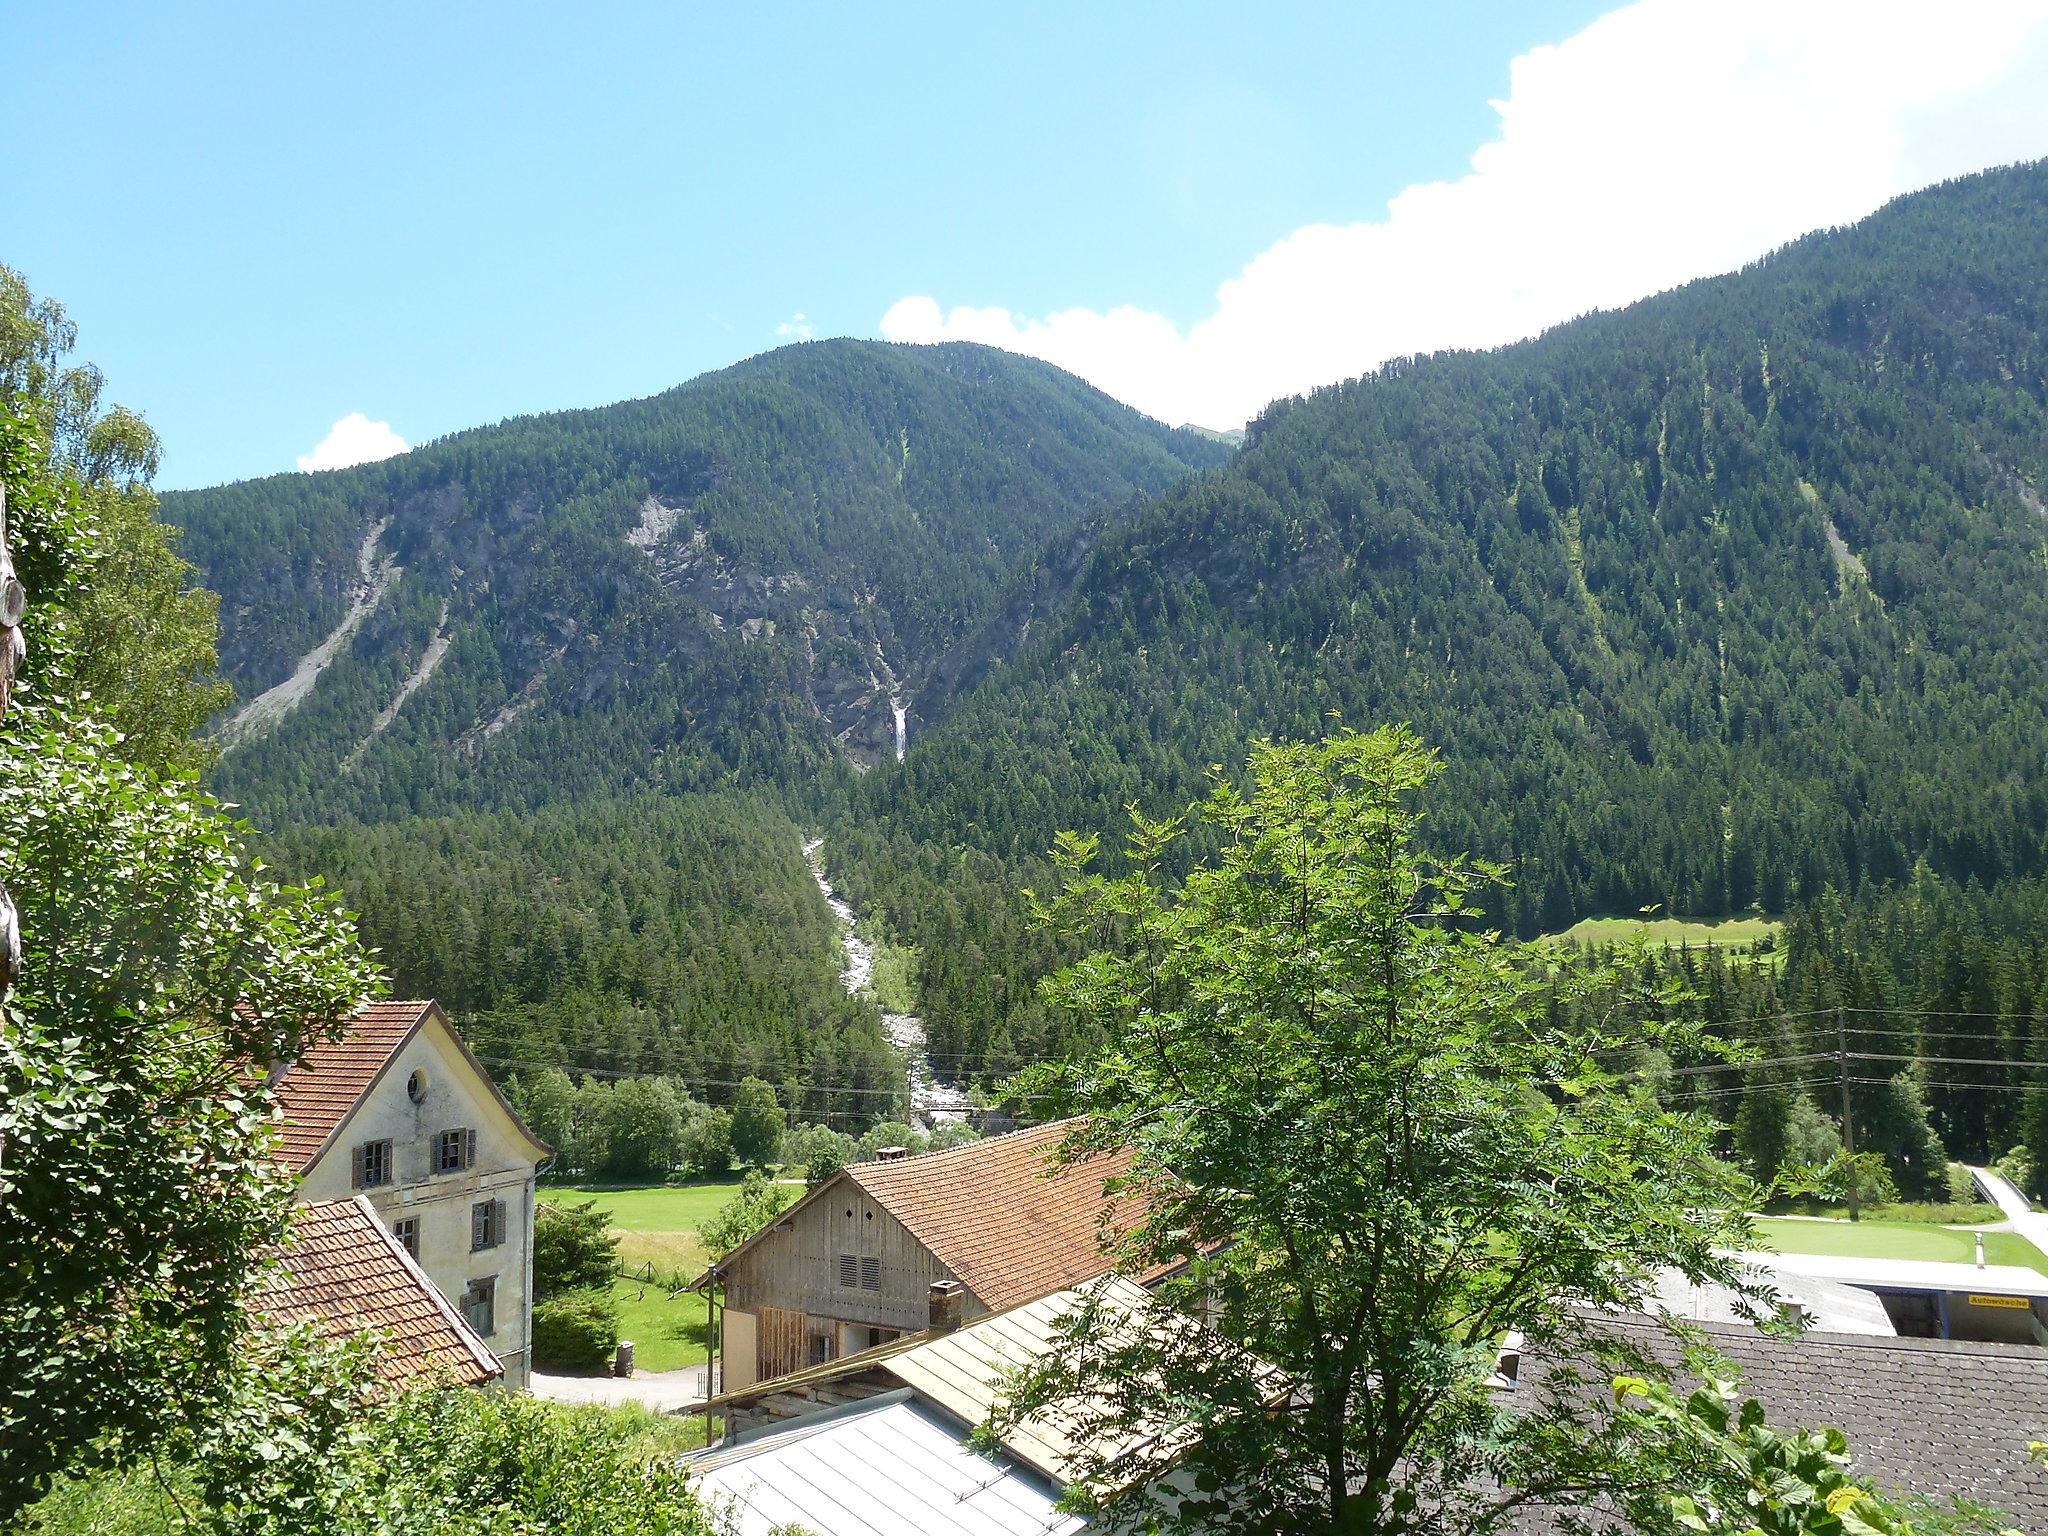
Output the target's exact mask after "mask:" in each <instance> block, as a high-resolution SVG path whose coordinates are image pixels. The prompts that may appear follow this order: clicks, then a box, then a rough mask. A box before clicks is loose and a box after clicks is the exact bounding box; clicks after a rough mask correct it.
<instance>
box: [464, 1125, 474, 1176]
mask: <svg viewBox="0 0 2048 1536" xmlns="http://www.w3.org/2000/svg"><path fill="white" fill-rule="evenodd" d="M462 1166H463V1167H465V1168H473V1167H475V1166H476V1132H475V1131H464V1132H463V1133H462Z"/></svg>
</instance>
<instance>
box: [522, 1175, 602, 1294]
mask: <svg viewBox="0 0 2048 1536" xmlns="http://www.w3.org/2000/svg"><path fill="white" fill-rule="evenodd" d="M611 1225H612V1213H611V1212H610V1211H600V1210H599V1209H598V1208H597V1202H596V1201H595V1200H585V1201H584V1202H583V1203H582V1204H580V1205H553V1204H550V1203H548V1202H547V1201H541V1202H540V1203H539V1204H537V1205H536V1206H535V1207H534V1212H533V1297H534V1300H535V1301H545V1300H547V1299H548V1298H549V1297H550V1296H560V1295H562V1294H563V1293H564V1292H567V1291H582V1290H590V1289H593V1288H595V1287H600V1286H608V1285H610V1284H611V1283H612V1275H613V1274H614V1273H615V1272H616V1271H617V1269H618V1265H619V1240H618V1238H617V1237H615V1236H614V1235H613V1234H612V1230H611Z"/></svg>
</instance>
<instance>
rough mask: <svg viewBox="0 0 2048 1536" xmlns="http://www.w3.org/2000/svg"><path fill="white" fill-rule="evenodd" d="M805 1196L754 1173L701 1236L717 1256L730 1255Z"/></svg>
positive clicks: (765, 1175) (798, 1191)
mask: <svg viewBox="0 0 2048 1536" xmlns="http://www.w3.org/2000/svg"><path fill="white" fill-rule="evenodd" d="M802 1193H803V1191H802V1190H801V1189H799V1188H798V1187H797V1186H796V1185H794V1184H781V1183H777V1182H776V1181H775V1180H773V1179H770V1178H769V1177H768V1175H767V1174H765V1173H761V1172H759V1171H756V1172H753V1173H750V1174H748V1175H747V1177H746V1180H745V1182H743V1183H742V1184H741V1185H740V1191H739V1193H738V1194H736V1195H734V1196H733V1197H732V1198H731V1199H730V1200H728V1201H726V1202H725V1204H724V1205H722V1206H720V1207H719V1208H718V1214H717V1215H716V1216H714V1217H712V1218H711V1220H710V1221H708V1222H706V1223H705V1224H704V1227H703V1229H702V1230H701V1231H700V1232H699V1233H698V1236H700V1237H702V1238H703V1239H704V1246H705V1247H706V1248H708V1249H710V1250H711V1252H712V1253H713V1254H714V1255H716V1254H722V1253H730V1252H732V1250H733V1249H735V1248H737V1247H739V1245H740V1244H741V1243H744V1242H745V1241H746V1240H747V1239H748V1238H750V1237H752V1236H753V1235H754V1234H755V1233H756V1232H758V1231H760V1230H761V1229H762V1228H763V1227H765V1226H767V1225H768V1223H769V1222H771V1221H773V1220H774V1219H775V1218H776V1217H777V1216H780V1215H781V1214H782V1213H783V1212H784V1211H786V1210H788V1209H789V1208H790V1206H792V1205H794V1204H795V1203H796V1201H797V1199H798V1197H799V1196H801V1195H802Z"/></svg>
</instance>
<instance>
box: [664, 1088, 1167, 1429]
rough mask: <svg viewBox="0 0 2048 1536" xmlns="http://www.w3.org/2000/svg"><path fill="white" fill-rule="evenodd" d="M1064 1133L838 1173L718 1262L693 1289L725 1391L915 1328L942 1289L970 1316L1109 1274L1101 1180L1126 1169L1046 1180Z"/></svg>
mask: <svg viewBox="0 0 2048 1536" xmlns="http://www.w3.org/2000/svg"><path fill="white" fill-rule="evenodd" d="M1070 1125H1071V1122H1067V1121H1058V1122H1055V1123H1053V1124H1051V1125H1042V1126H1035V1127H1033V1128H1032V1129H1030V1130H1025V1131H1017V1132H1014V1133H1012V1134H1010V1135H1007V1136H997V1137H992V1138H990V1139H989V1140H986V1141H977V1142H972V1143H969V1144H968V1145H966V1146H962V1147H953V1148H950V1149H948V1150H947V1151H944V1152H930V1153H926V1154H925V1155H924V1156H922V1157H906V1156H896V1157H889V1156H886V1155H885V1156H884V1157H883V1158H882V1159H881V1160H878V1161H876V1162H872V1163H856V1164H853V1165H852V1166H850V1167H846V1168H842V1169H840V1170H839V1172H838V1173H836V1174H834V1175H833V1176H832V1177H831V1178H830V1179H828V1180H826V1181H825V1182H824V1183H823V1184H821V1185H819V1186H818V1187H817V1188H816V1189H814V1190H812V1191H811V1192H810V1193H809V1194H807V1195H805V1196H804V1198H803V1199H802V1200H800V1201H798V1202H797V1203H796V1204H795V1205H793V1206H791V1207H790V1208H789V1209H788V1210H787V1211H785V1212H783V1214H782V1215H781V1216H780V1217H779V1218H777V1219H776V1220H775V1221H774V1222H773V1223H771V1224H770V1225H769V1226H768V1227H766V1228H764V1229H763V1230H762V1231H760V1232H758V1233H756V1234H755V1235H754V1236H753V1237H751V1238H749V1239H748V1240H747V1241H746V1242H744V1243H742V1244H741V1245H740V1246H739V1247H737V1248H735V1249H734V1250H733V1251H732V1252H731V1253H729V1254H727V1255H726V1256H725V1257H724V1258H723V1259H721V1260H719V1261H718V1262H717V1263H716V1264H714V1265H713V1266H712V1267H711V1268H710V1269H708V1270H707V1271H705V1273H704V1274H703V1275H702V1276H700V1277H699V1278H698V1280H697V1282H696V1284H697V1286H698V1287H699V1288H711V1289H714V1290H716V1291H721V1292H723V1295H724V1307H723V1311H722V1313H721V1314H720V1321H719V1324H718V1327H717V1329H716V1341H717V1346H718V1360H719V1364H720V1366H721V1367H722V1371H721V1373H720V1375H719V1377H718V1380H719V1384H720V1386H721V1388H722V1390H724V1391H728V1392H730V1391H737V1390H739V1389H741V1388H744V1387H747V1386H751V1385H752V1384H753V1383H755V1382H757V1381H767V1380H770V1379H772V1378H774V1377H777V1376H784V1375H787V1374H789V1373H790V1372H792V1371H800V1370H806V1369H808V1368H809V1367H811V1366H815V1365H822V1364H824V1363H826V1362H827V1361H831V1360H837V1359H839V1358H841V1357H842V1356H845V1355H851V1354H858V1353H860V1352H861V1351H864V1350H867V1349H872V1348H874V1347H876V1346H878V1345H882V1344H886V1343H888V1342H889V1341H891V1340H892V1339H895V1338H898V1337H899V1336H901V1335H903V1334H906V1333H916V1332H919V1331H921V1330H922V1329H924V1328H925V1327H926V1326H927V1325H928V1324H929V1322H930V1319H931V1306H932V1296H933V1286H934V1284H935V1283H937V1282H940V1281H957V1282H958V1283H959V1300H960V1307H961V1317H962V1318H963V1319H964V1320H967V1321H972V1320H973V1319H975V1318H977V1317H982V1316H986V1315H987V1314H989V1313H991V1312H1001V1311H1004V1310H1006V1309H1007V1308H1010V1307H1014V1306H1016V1305H1018V1304H1019V1303H1020V1302H1025V1301H1030V1300H1033V1299H1035V1298H1037V1297H1040V1296H1044V1295H1047V1294H1049V1293H1051V1292H1053V1291H1058V1290H1063V1289H1065V1288H1067V1287H1069V1286H1072V1285H1076V1284H1079V1283H1080V1282H1081V1281H1083V1280H1087V1279H1090V1278H1092V1277H1094V1276H1096V1275H1099V1274H1101V1273H1103V1272H1104V1271H1105V1270H1106V1269H1107V1268H1108V1267H1109V1265H1108V1263H1107V1261H1106V1260H1105V1259H1104V1258H1103V1256H1102V1253H1101V1249H1100V1246H1099V1243H1098V1233H1099V1231H1100V1228H1101V1225H1102V1220H1103V1216H1104V1208H1105V1204H1106V1199H1105V1195H1104V1189H1103V1185H1104V1181H1105V1180H1107V1179H1110V1178H1113V1177H1115V1176H1117V1175H1119V1174H1121V1173H1123V1172H1125V1171H1126V1170H1127V1169H1128V1167H1129V1160H1128V1158H1127V1157H1123V1156H1109V1157H1102V1158H1097V1159H1095V1160H1093V1161H1091V1162H1088V1163H1085V1164H1080V1165H1078V1166H1075V1167H1072V1168H1068V1169H1063V1170H1060V1171H1057V1172H1055V1171H1053V1170H1052V1168H1051V1166H1050V1162H1049V1159H1050V1154H1051V1152H1052V1150H1053V1148H1054V1147H1055V1146H1056V1144H1057V1143H1058V1142H1059V1140H1060V1138H1061V1137H1062V1136H1064V1135H1065V1134H1066V1132H1067V1130H1068V1129H1069V1128H1070ZM949 1291H950V1288H947V1290H946V1291H942V1294H947V1293H948V1292H949Z"/></svg>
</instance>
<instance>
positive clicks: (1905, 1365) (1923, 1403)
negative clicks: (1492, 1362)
mask: <svg viewBox="0 0 2048 1536" xmlns="http://www.w3.org/2000/svg"><path fill="white" fill-rule="evenodd" d="M1601 1326H1602V1327H1603V1329H1606V1330H1610V1331H1612V1332H1613V1333H1615V1334H1616V1335H1618V1336H1619V1337H1622V1338H1625V1339H1627V1340H1628V1341H1629V1342H1630V1343H1632V1344H1634V1345H1636V1346H1638V1347H1639V1348H1643V1349H1646V1350H1647V1351H1649V1352H1650V1353H1651V1354H1653V1355H1655V1356H1656V1357H1657V1358H1658V1359H1659V1360H1661V1361H1662V1362H1664V1364H1665V1365H1666V1366H1667V1367H1668V1368H1670V1369H1671V1370H1672V1371H1673V1372H1674V1379H1682V1378H1683V1375H1684V1373H1683V1371H1682V1370H1681V1369H1680V1368H1681V1366H1682V1360H1681V1353H1682V1350H1681V1345H1680V1344H1679V1342H1678V1341H1677V1340H1675V1339H1674V1338H1673V1337H1672V1336H1671V1334H1670V1333H1669V1332H1668V1331H1667V1330H1665V1329H1664V1328H1663V1327H1661V1326H1660V1325H1659V1324H1657V1323H1654V1322H1651V1321H1649V1320H1648V1319H1622V1318H1615V1319H1612V1320H1605V1319H1603V1320H1602V1323H1601ZM1693 1327H1694V1328H1695V1329H1697V1330H1698V1331H1699V1332H1700V1333H1702V1334H1704V1335H1705V1341H1706V1342H1707V1343H1708V1344H1711V1345H1712V1346H1713V1347H1714V1348H1715V1349H1717V1350H1719V1351H1720V1352H1721V1353H1722V1354H1724V1355H1726V1356H1727V1357H1728V1358H1729V1359H1730V1360H1732V1361H1734V1363H1735V1364H1736V1365H1737V1366H1738V1367H1739V1368H1740V1369H1741V1372H1742V1384H1741V1391H1742V1392H1743V1393H1744V1394H1745V1395H1746V1396H1749V1397H1754V1398H1755V1399H1756V1400H1757V1401H1758V1402H1760V1403H1762V1404H1763V1405H1764V1408H1765V1411H1766V1413H1767V1414H1768V1416H1769V1422H1770V1423H1771V1425H1772V1427H1773V1428H1778V1429H1790V1428H1793V1427H1797V1428H1801V1429H1817V1428H1820V1427H1821V1426H1823V1425H1832V1426H1833V1427H1834V1428H1836V1429H1839V1430H1841V1431H1842V1433H1843V1434H1844V1435H1846V1436H1847V1437H1848V1440H1849V1450H1850V1453H1851V1455H1852V1456H1853V1458H1854V1464H1855V1469H1856V1470H1857V1471H1858V1472H1859V1473H1861V1474H1862V1475H1863V1476H1865V1477H1867V1478H1869V1479H1870V1480H1871V1481H1872V1482H1874V1483H1876V1484H1877V1485H1878V1486H1879V1487H1880V1488H1884V1489H1887V1490H1890V1491H1893V1492H1898V1493H1917V1494H1923V1495H1925V1496H1926V1497H1928V1498H1932V1499H1948V1498H1951V1497H1958V1496H1960V1497H1967V1498H1973V1499H1979V1500H1982V1501H1983V1502H1985V1503H1987V1504H1990V1505H1992V1506H1994V1507H1996V1508H1998V1509H2000V1510H2002V1511H2004V1512H2005V1513H2006V1514H2007V1515H2010V1516H2012V1517H2013V1518H2014V1520H2015V1521H2016V1522H2017V1523H2018V1525H2019V1526H2020V1527H2021V1528H2022V1529H2025V1530H2029V1531H2048V1468H2043V1467H2041V1466H2039V1465H2037V1464H2035V1463H2033V1462H2031V1461H2029V1459H2028V1456H2027V1445H2028V1442H2030V1441H2035V1440H2048V1350H2041V1349H2030V1348H2027V1347H2026V1346H2024V1345H2013V1344H1966V1343H1962V1342H1957V1341H1949V1340H1944V1339H1897V1338H1893V1339H1886V1338H1874V1337H1871V1336H1869V1335H1867V1334H1853V1333H1807V1334H1802V1335H1800V1336H1798V1337H1796V1338H1780V1337H1777V1336H1774V1335H1771V1334H1765V1333H1760V1332H1758V1331H1757V1330H1756V1329H1755V1328H1750V1327H1744V1326H1742V1325H1740V1324H1730V1323H1698V1324H1694V1325H1693ZM1550 1371H1551V1367H1550V1365H1549V1364H1548V1363H1547V1362H1546V1361H1544V1360H1543V1359H1542V1358H1541V1357H1539V1356H1525V1357H1524V1359H1523V1362H1522V1368H1521V1384H1520V1385H1519V1386H1518V1387H1517V1388H1516V1391H1517V1393H1518V1394H1519V1393H1521V1392H1531V1391H1540V1390H1541V1389H1542V1388H1543V1386H1544V1384H1545V1382H1546V1381H1547V1380H1548V1379H1549V1376H1550ZM1596 1374H1597V1371H1596ZM1516 1528H1517V1529H1519V1530H1526V1531H1547V1530H1551V1529H1555V1528H1557V1523H1556V1521H1555V1519H1554V1517H1553V1516H1552V1515H1551V1514H1549V1513H1548V1512H1543V1511H1531V1512H1530V1513H1529V1514H1528V1515H1527V1516H1526V1517H1523V1518H1520V1519H1518V1520H1517V1522H1516Z"/></svg>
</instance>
